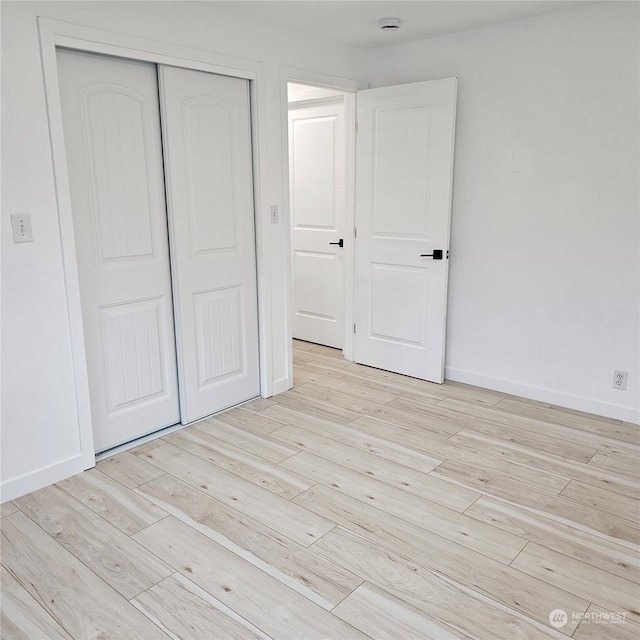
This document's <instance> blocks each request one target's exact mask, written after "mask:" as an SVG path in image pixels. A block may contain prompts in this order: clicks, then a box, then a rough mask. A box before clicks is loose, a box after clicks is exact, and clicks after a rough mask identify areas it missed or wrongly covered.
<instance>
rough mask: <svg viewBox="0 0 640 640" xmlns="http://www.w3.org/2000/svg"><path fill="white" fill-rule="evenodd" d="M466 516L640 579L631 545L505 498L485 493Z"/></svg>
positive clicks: (606, 569)
mask: <svg viewBox="0 0 640 640" xmlns="http://www.w3.org/2000/svg"><path fill="white" fill-rule="evenodd" d="M465 515H468V516H470V517H472V518H477V519H478V520H482V521H483V522H486V523H487V524H491V525H493V526H494V527H499V528H500V529H504V530H505V531H509V532H510V533H513V534H514V535H517V536H520V537H522V538H525V539H526V540H530V541H531V542H537V543H538V544H541V545H543V546H545V547H548V548H549V549H555V550H556V551H559V552H560V553H563V554H564V555H566V556H569V557H570V558H575V559H576V560H580V561H582V562H586V563H587V564H591V565H593V566H594V567H598V568H599V569H602V570H603V571H608V572H609V573H613V574H615V575H618V576H620V577H621V578H625V579H627V580H632V581H634V582H639V581H640V557H638V553H637V552H636V551H635V550H633V549H629V548H627V547H624V546H621V545H619V544H615V543H614V542H610V541H609V540H608V539H605V538H602V537H598V536H596V535H592V534H590V533H587V532H585V531H583V530H581V529H578V528H576V527H575V526H570V525H568V524H565V523H563V522H559V521H557V520H552V519H549V518H545V517H543V516H541V515H540V514H539V513H535V512H532V511H528V510H526V509H522V508H520V507H518V506H516V505H515V504H512V503H509V502H505V501H503V500H495V499H493V498H490V497H488V496H483V497H482V498H480V499H479V500H477V501H476V502H475V503H474V504H473V505H471V507H469V508H468V509H467V510H466V511H465Z"/></svg>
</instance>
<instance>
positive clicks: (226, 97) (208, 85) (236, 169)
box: [159, 66, 259, 423]
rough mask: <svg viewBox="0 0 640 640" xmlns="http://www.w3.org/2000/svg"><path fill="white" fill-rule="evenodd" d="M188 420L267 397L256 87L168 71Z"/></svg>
mask: <svg viewBox="0 0 640 640" xmlns="http://www.w3.org/2000/svg"><path fill="white" fill-rule="evenodd" d="M159 79H160V96H161V110H162V126H163V139H164V145H165V148H164V153H165V172H166V186H167V203H168V209H169V229H170V238H171V253H172V272H173V291H174V304H175V321H176V339H177V345H178V368H179V371H180V381H181V387H180V399H181V409H182V422H183V423H188V422H192V421H194V420H197V419H198V418H201V417H203V416H206V415H209V414H211V413H213V412H215V411H219V410H221V409H224V408H226V407H230V406H232V405H235V404H238V403H239V402H242V401H244V400H248V399H250V398H253V397H255V396H257V395H258V394H259V363H258V310H257V291H256V264H255V241H254V212H253V179H252V164H251V120H250V110H249V83H248V81H246V80H242V79H238V78H231V77H226V76H219V75H213V74H209V73H203V72H199V71H191V70H186V69H179V68H175V67H166V66H162V67H159Z"/></svg>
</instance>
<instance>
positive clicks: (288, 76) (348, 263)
mask: <svg viewBox="0 0 640 640" xmlns="http://www.w3.org/2000/svg"><path fill="white" fill-rule="evenodd" d="M289 82H298V83H301V84H310V85H315V86H318V87H326V88H328V89H335V90H338V91H343V92H344V120H345V147H346V149H345V151H346V154H345V155H346V157H345V170H346V176H345V180H346V212H345V214H346V215H345V237H349V238H351V241H350V242H347V244H346V246H345V251H344V254H343V259H344V333H343V346H342V352H343V355H344V357H345V359H347V360H353V328H352V327H353V322H354V320H353V319H354V307H353V297H354V296H353V294H354V290H353V285H354V273H355V272H354V255H355V251H354V244H355V243H354V242H353V239H354V229H355V149H356V93H357V91H358V90H359V89H365V88H366V86H367V85H366V84H364V83H361V82H358V81H356V80H350V79H348V78H341V77H339V76H331V75H327V74H323V73H316V72H314V71H308V70H306V69H298V68H295V67H285V66H283V67H281V68H280V104H281V116H282V166H283V169H284V170H283V172H282V179H283V185H282V193H283V194H285V198H284V206H283V210H284V214H285V218H286V220H285V222H286V224H285V233H286V239H285V244H286V247H287V250H288V252H289V255H290V252H291V231H290V229H291V226H290V218H291V211H290V202H289V193H290V191H289V170H288V168H289V118H288V108H289V101H288V96H287V84H288V83H289ZM286 274H287V291H286V297H287V328H286V345H287V351H288V353H287V358H288V372H289V386H290V387H292V386H293V349H292V346H291V345H292V339H293V327H292V320H293V274H292V271H291V260H288V261H287V264H286Z"/></svg>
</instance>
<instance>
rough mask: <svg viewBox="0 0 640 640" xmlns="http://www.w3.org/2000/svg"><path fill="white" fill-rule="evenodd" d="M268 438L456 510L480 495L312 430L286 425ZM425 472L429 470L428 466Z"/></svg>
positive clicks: (463, 508)
mask: <svg viewBox="0 0 640 640" xmlns="http://www.w3.org/2000/svg"><path fill="white" fill-rule="evenodd" d="M271 437H272V438H275V439H276V440H280V441H282V442H286V443H289V444H291V445H292V446H295V447H298V448H299V449H302V450H303V451H308V452H310V453H314V454H315V455H317V456H319V457H321V458H323V459H324V460H328V461H331V462H335V463H336V464H339V465H342V466H343V467H346V468H347V469H351V470H352V471H357V472H358V473H360V474H362V475H365V476H368V477H370V478H374V479H376V480H380V481H381V482H385V483H386V484H390V485H391V486H394V487H397V488H399V489H402V490H404V491H406V492H407V493H412V494H415V495H417V496H420V497H422V498H425V499H427V500H432V501H433V502H437V503H438V504H441V505H444V506H446V507H449V508H450V509H454V510H455V511H464V510H465V509H466V508H467V507H468V506H469V505H471V504H473V502H474V501H475V500H477V499H478V498H479V497H480V494H479V493H478V492H476V491H469V490H467V489H462V488H461V487H457V486H456V485H453V484H451V483H449V482H442V481H441V480H440V479H439V478H434V477H433V476H429V475H427V474H426V473H424V472H420V471H416V470H415V469H409V468H407V467H405V466H403V465H400V464H397V463H395V462H391V461H389V460H384V459H382V458H380V457H376V456H373V455H371V454H370V453H365V452H363V451H360V450H358V449H355V448H354V447H350V446H348V445H344V444H342V443H340V442H336V441H335V440H331V439H329V438H326V437H324V436H323V435H321V434H318V433H316V432H314V431H309V430H307V429H302V428H300V427H294V426H291V425H289V426H286V427H283V428H282V429H278V430H277V431H274V432H273V433H272V434H271ZM425 471H431V469H430V468H427V469H426V470H425ZM308 488H309V487H305V489H308Z"/></svg>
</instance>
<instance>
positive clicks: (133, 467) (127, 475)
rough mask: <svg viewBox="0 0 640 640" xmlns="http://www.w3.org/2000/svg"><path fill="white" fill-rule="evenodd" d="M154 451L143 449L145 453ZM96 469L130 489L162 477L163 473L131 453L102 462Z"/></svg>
mask: <svg viewBox="0 0 640 640" xmlns="http://www.w3.org/2000/svg"><path fill="white" fill-rule="evenodd" d="M152 450H153V448H150V447H144V448H143V451H144V452H145V453H146V452H147V451H152ZM96 469H98V470H99V471H101V472H102V473H104V474H105V475H107V476H109V477H110V478H113V480H117V481H118V482H119V483H120V484H123V485H124V486H125V487H128V488H129V489H133V488H135V487H137V486H139V485H141V484H144V483H145V482H149V480H153V479H154V478H157V477H158V476H161V475H162V472H161V471H158V469H157V468H156V467H154V466H153V465H151V464H147V463H146V462H145V461H144V460H141V459H140V458H139V457H138V456H134V455H133V454H132V453H130V452H129V451H125V452H123V453H120V454H118V455H117V456H111V457H110V458H105V459H104V460H101V461H100V462H98V464H96Z"/></svg>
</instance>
